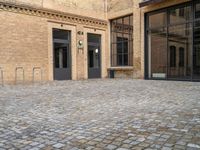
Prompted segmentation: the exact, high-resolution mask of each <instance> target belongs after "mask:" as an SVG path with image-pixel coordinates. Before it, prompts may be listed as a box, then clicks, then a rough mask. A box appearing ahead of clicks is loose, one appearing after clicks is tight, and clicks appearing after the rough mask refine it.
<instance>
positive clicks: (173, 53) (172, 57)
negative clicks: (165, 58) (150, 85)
mask: <svg viewBox="0 0 200 150" xmlns="http://www.w3.org/2000/svg"><path fill="white" fill-rule="evenodd" d="M170 67H176V47H175V46H170Z"/></svg>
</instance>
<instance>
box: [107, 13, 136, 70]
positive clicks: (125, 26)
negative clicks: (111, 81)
mask: <svg viewBox="0 0 200 150" xmlns="http://www.w3.org/2000/svg"><path fill="white" fill-rule="evenodd" d="M132 37H133V16H132V15H129V16H125V17H121V18H118V19H114V20H111V47H112V50H111V66H112V67H115V66H132V65H133V38H132Z"/></svg>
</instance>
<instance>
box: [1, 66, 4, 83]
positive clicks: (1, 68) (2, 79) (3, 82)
mask: <svg viewBox="0 0 200 150" xmlns="http://www.w3.org/2000/svg"><path fill="white" fill-rule="evenodd" d="M0 73H1V86H4V81H3V69H2V68H1V67H0Z"/></svg>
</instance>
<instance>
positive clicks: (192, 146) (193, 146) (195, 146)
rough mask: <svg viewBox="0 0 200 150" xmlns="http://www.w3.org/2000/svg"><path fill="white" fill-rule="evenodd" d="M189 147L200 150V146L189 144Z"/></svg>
mask: <svg viewBox="0 0 200 150" xmlns="http://www.w3.org/2000/svg"><path fill="white" fill-rule="evenodd" d="M187 146H188V147H191V148H198V149H200V145H197V144H192V143H189V144H188V145H187Z"/></svg>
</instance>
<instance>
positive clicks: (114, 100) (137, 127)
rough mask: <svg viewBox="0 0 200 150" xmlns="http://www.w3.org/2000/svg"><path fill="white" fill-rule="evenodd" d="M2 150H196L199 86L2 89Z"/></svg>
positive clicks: (125, 83) (132, 83) (79, 84)
mask: <svg viewBox="0 0 200 150" xmlns="http://www.w3.org/2000/svg"><path fill="white" fill-rule="evenodd" d="M0 149H2V150H3V149H9V150H10V149H22V150H23V149H27V150H30V149H31V150H38V149H45V150H50V149H65V150H79V149H86V150H97V149H99V150H116V149H117V150H129V149H138V150H139V149H148V150H150V149H163V150H170V149H177V150H178V149H191V150H192V149H200V83H192V82H171V81H144V80H109V79H106V80H90V81H64V82H50V83H45V84H35V85H24V86H22V85H18V86H5V87H0Z"/></svg>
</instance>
